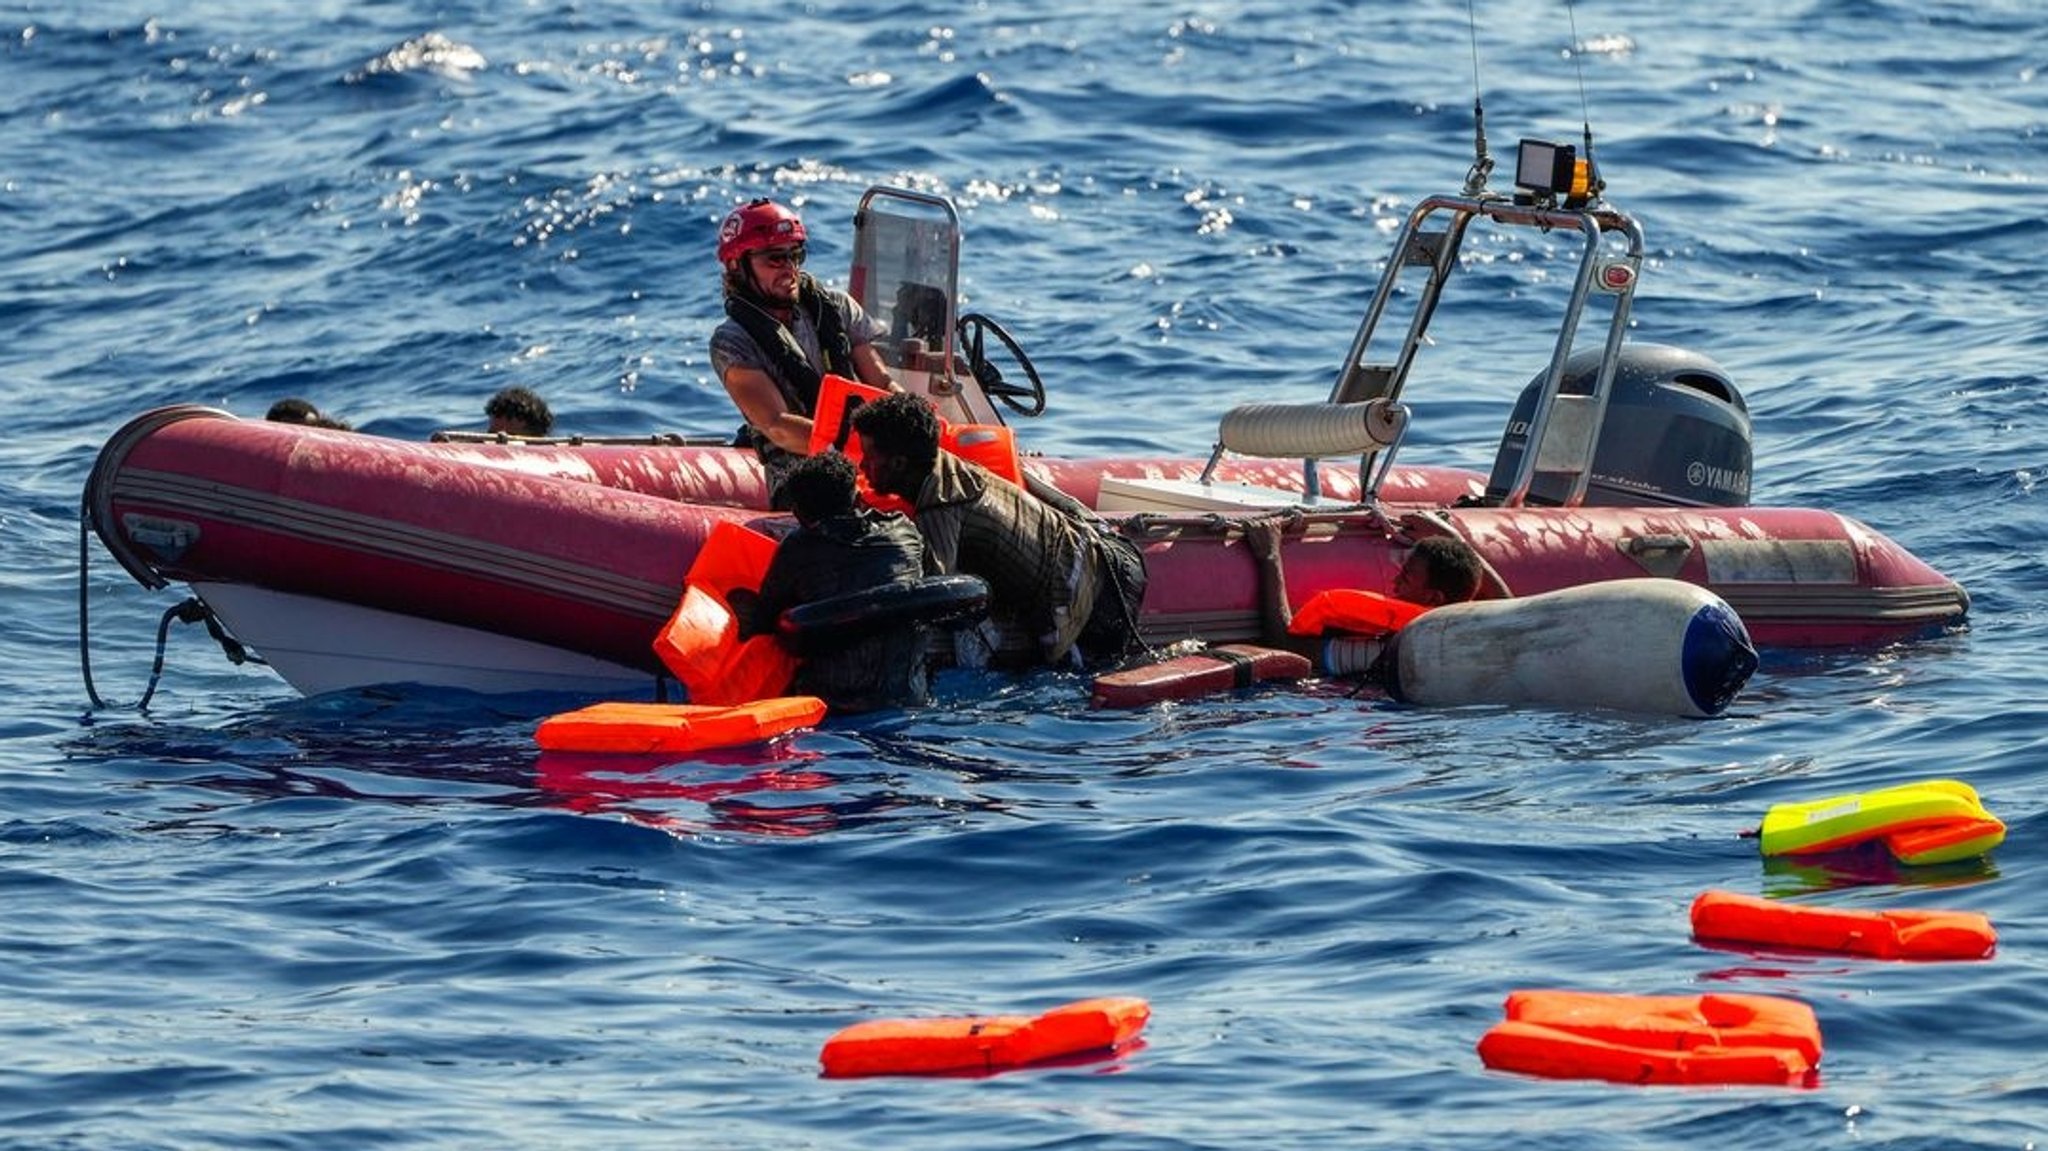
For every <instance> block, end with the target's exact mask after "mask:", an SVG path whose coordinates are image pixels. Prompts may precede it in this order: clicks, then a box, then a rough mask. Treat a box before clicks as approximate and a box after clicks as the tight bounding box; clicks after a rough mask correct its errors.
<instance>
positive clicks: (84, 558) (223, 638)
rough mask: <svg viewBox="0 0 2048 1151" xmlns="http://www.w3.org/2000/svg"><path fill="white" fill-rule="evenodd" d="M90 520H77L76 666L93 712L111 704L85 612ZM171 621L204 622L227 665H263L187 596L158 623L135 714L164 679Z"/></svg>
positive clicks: (84, 517)
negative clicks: (95, 675) (96, 672)
mask: <svg viewBox="0 0 2048 1151" xmlns="http://www.w3.org/2000/svg"><path fill="white" fill-rule="evenodd" d="M90 520H91V517H90V516H89V515H81V516H80V517H79V521H78V666H79V671H80V672H81V673H82V674H83V675H84V677H85V694H86V698H87V699H90V700H91V701H92V706H93V709H94V710H96V711H97V710H105V709H107V708H110V707H113V706H114V705H113V704H112V703H109V702H108V701H107V700H106V699H104V698H103V697H101V695H100V693H99V689H98V687H97V686H96V685H95V684H94V683H93V679H92V635H91V633H92V627H91V622H90V618H89V613H88V606H89V604H90V602H91V599H92V596H91V581H90V577H89V572H88V568H89V566H90V558H91V549H90V548H89V547H88V546H87V543H86V536H87V533H88V530H89V527H90ZM174 620H175V621H177V622H179V623H204V624H205V625H206V631H207V634H208V635H211V636H212V637H213V638H214V642H216V643H218V644H220V650H221V653H222V654H224V655H226V656H227V657H228V662H229V663H232V664H237V665H239V664H244V663H256V664H261V663H265V662H266V661H265V660H264V659H263V657H262V656H260V655H255V654H253V653H251V652H250V651H249V649H248V648H246V647H244V646H243V645H242V642H241V641H240V640H238V639H236V638H235V637H233V636H231V635H229V634H228V632H227V629H226V628H225V627H222V626H221V622H220V620H219V619H218V618H217V617H215V615H214V614H213V609H212V608H210V607H208V606H206V603H205V601H204V600H201V599H200V598H199V597H198V596H191V597H188V598H187V599H185V600H184V601H183V602H182V603H178V604H175V605H173V606H172V607H170V608H167V609H165V611H164V614H163V617H162V618H161V619H159V620H158V621H157V625H156V655H155V657H154V658H153V659H152V660H151V661H150V665H149V683H148V685H147V686H145V687H144V688H143V689H142V698H140V699H138V700H136V701H135V710H136V711H147V710H149V701H150V700H151V699H152V698H154V697H155V696H156V688H157V684H158V682H159V681H161V680H162V679H163V674H164V649H165V648H166V647H167V646H168V645H169V642H170V633H171V623H172V621H174Z"/></svg>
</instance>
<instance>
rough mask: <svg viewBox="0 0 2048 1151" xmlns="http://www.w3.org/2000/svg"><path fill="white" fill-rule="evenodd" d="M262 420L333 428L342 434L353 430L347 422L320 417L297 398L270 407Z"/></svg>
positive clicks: (318, 411)
mask: <svg viewBox="0 0 2048 1151" xmlns="http://www.w3.org/2000/svg"><path fill="white" fill-rule="evenodd" d="M263 418H264V419H266V420H269V421H271V422H272V423H278V424H304V425H306V426H307V427H309V428H333V429H335V430H336V431H342V432H348V431H354V430H355V429H354V428H351V427H349V424H348V421H347V420H337V419H335V418H334V417H333V416H328V415H322V414H321V412H320V409H319V408H316V407H314V406H313V405H312V404H311V403H310V402H308V401H306V400H302V399H300V398H298V397H297V396H291V397H289V398H286V399H282V400H279V401H277V402H276V403H274V404H272V405H270V410H269V411H267V412H265V413H263Z"/></svg>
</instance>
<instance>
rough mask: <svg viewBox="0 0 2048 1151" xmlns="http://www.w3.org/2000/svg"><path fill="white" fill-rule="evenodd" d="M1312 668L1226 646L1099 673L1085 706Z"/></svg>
mask: <svg viewBox="0 0 2048 1151" xmlns="http://www.w3.org/2000/svg"><path fill="white" fill-rule="evenodd" d="M1313 670H1314V667H1313V665H1311V664H1310V663H1309V661H1308V657H1306V656H1303V655H1299V654H1297V653H1295V652H1291V651H1285V650H1282V649H1280V648H1272V647H1257V646H1254V645H1252V644H1244V643H1226V644H1219V645H1217V646H1215V647H1207V648H1203V649H1202V650H1201V651H1198V652H1192V653H1190V654H1188V655H1182V656H1175V657H1174V658H1172V659H1164V660H1160V661H1158V662H1157V663H1148V664H1142V665H1140V666H1138V667H1131V668H1124V669H1123V670H1121V671H1113V672H1107V673H1105V674H1103V675H1099V676H1097V677H1095V689H1094V691H1093V693H1092V694H1091V696H1090V700H1089V702H1090V703H1091V704H1092V705H1093V706H1095V707H1143V706H1145V705H1146V704H1148V703H1158V702H1160V701H1162V700H1169V699H1192V698H1194V697H1196V696H1201V695H1208V694H1210V693H1212V692H1219V691H1231V690H1234V689H1242V688H1247V687H1250V686H1252V685H1253V684H1255V683H1263V682H1265V681H1267V680H1293V679H1300V678H1302V677H1303V676H1306V675H1308V674H1309V673H1310V672H1311V671H1313Z"/></svg>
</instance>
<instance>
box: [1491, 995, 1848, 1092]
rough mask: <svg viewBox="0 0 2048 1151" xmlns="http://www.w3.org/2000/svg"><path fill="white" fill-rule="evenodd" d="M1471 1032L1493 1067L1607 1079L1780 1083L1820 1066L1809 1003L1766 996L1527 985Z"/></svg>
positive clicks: (1796, 1080)
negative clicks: (1493, 1020) (1483, 1027)
mask: <svg viewBox="0 0 2048 1151" xmlns="http://www.w3.org/2000/svg"><path fill="white" fill-rule="evenodd" d="M1505 1016H1506V1017H1505V1019H1504V1020H1503V1021H1502V1022H1501V1023H1498V1024H1495V1025H1494V1026H1493V1027H1492V1028H1490V1029H1489V1030H1488V1031H1487V1032H1486V1034H1484V1035H1482V1036H1481V1037H1480V1039H1479V1058H1480V1061H1481V1062H1482V1063H1484V1064H1485V1065H1486V1066H1487V1067H1490V1068H1492V1069H1494V1070H1496V1071H1516V1072H1520V1073H1522V1074H1524V1075H1540V1076H1543V1077H1545V1078H1550V1079H1604V1080H1608V1081H1610V1082H1615V1083H1646V1084H1649V1083H1654V1084H1682V1085H1707V1084H1752V1085H1760V1086H1761V1085H1788V1084H1802V1085H1803V1084H1807V1083H1810V1082H1812V1080H1813V1077H1814V1074H1815V1072H1816V1070H1817V1069H1818V1068H1819V1066H1820V1059H1821V1036H1820V1022H1819V1021H1818V1020H1817V1019H1816V1018H1815V1017H1814V1014H1813V1008H1811V1007H1808V1006H1807V1005H1806V1004H1804V1003H1801V1002H1799V1001H1798V1000H1794V999H1781V998H1777V997H1775V996H1769V995H1610V994H1603V993H1600V992H1593V991H1552V990H1527V991H1516V992H1514V993H1512V994H1510V995H1509V996H1508V998H1507V1003H1506V1005H1505Z"/></svg>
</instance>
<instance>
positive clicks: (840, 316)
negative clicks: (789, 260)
mask: <svg viewBox="0 0 2048 1151" xmlns="http://www.w3.org/2000/svg"><path fill="white" fill-rule="evenodd" d="M725 313H726V320H725V322H724V323H722V324H720V325H718V328H717V330H716V331H714V332H712V333H711V371H712V372H713V373H714V374H715V375H717V376H718V377H719V378H720V379H724V378H725V372H726V369H727V368H729V367H731V366H733V365H738V366H740V367H746V368H758V369H759V370H761V371H763V372H766V373H767V374H768V378H769V379H771V380H773V381H775V387H776V390H777V391H779V392H781V393H782V402H783V404H784V406H786V407H787V408H788V409H789V410H790V411H792V412H795V413H796V414H798V415H801V416H808V415H811V414H812V413H813V412H815V411H816V410H817V407H818V388H819V385H820V383H821V381H822V380H823V379H824V377H825V375H826V374H828V373H829V374H831V375H835V376H844V377H846V378H847V379H849V380H854V379H859V378H860V377H859V375H858V374H857V373H856V372H855V371H854V366H853V349H854V348H855V347H857V346H859V345H861V344H870V343H873V342H875V341H876V340H878V339H881V338H882V337H883V336H884V335H886V334H887V330H886V329H884V328H883V327H882V325H881V324H879V323H877V322H875V320H873V319H872V318H871V317H869V315H868V314H867V312H866V311H865V310H863V309H862V308H861V306H860V305H859V304H858V303H856V302H854V299H853V297H852V296H849V295H847V294H846V293H845V292H842V291H840V290H839V289H837V288H828V287H825V286H824V285H822V284H820V283H818V281H817V280H815V279H813V278H812V277H811V276H810V275H808V274H806V275H804V276H803V277H802V278H801V279H799V280H798V287H797V306H796V310H795V313H794V315H792V316H791V318H790V323H789V326H787V327H785V326H783V324H782V323H781V322H780V321H778V320H776V318H775V317H774V316H773V315H772V314H770V313H769V312H768V311H766V310H765V309H763V308H761V307H760V306H759V305H757V304H755V303H752V302H750V301H748V300H747V299H746V298H744V297H742V296H738V295H728V296H726V298H725ZM738 443H740V444H741V445H742V446H750V447H752V448H753V449H754V451H755V452H756V453H758V454H759V455H760V457H761V466H762V468H763V469H764V470H765V471H766V473H767V481H768V498H769V506H770V507H774V508H777V509H778V510H786V509H784V508H783V506H782V503H781V501H780V500H778V499H777V498H776V497H777V494H778V493H779V492H780V491H781V489H782V481H783V480H784V479H785V478H787V477H788V475H789V469H790V468H791V467H793V466H795V464H796V461H797V460H799V459H801V458H802V457H801V456H799V455H797V454H796V453H793V452H789V451H785V450H783V449H782V448H779V447H777V446H775V444H773V443H772V442H770V441H769V439H768V437H767V436H766V435H764V434H763V433H762V432H761V430H760V429H758V428H755V427H753V426H752V425H742V426H741V428H740V433H739V439H738Z"/></svg>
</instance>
